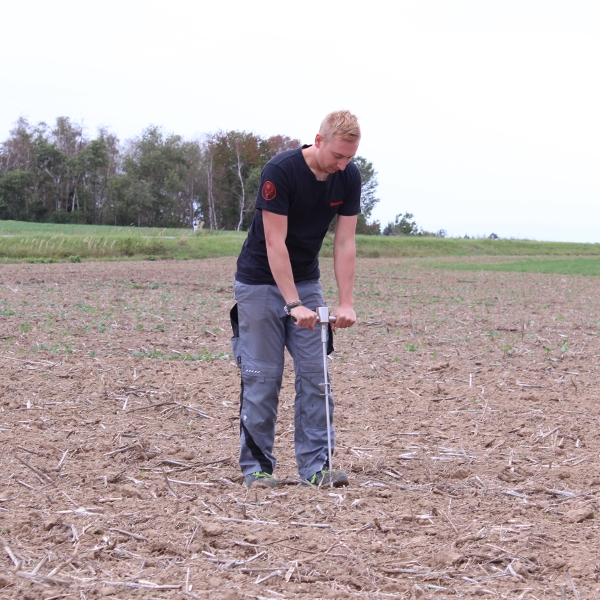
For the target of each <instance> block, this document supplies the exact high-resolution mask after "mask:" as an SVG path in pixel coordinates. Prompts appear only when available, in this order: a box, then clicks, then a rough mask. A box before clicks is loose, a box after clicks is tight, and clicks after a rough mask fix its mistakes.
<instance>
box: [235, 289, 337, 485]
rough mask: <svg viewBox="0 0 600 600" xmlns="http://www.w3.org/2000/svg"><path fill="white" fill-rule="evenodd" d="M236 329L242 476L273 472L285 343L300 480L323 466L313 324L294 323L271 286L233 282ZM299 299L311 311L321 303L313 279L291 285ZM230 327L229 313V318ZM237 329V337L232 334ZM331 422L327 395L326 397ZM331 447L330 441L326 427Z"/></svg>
mask: <svg viewBox="0 0 600 600" xmlns="http://www.w3.org/2000/svg"><path fill="white" fill-rule="evenodd" d="M234 289H235V299H236V302H237V317H238V322H237V332H236V326H235V325H234V337H233V338H232V346H233V353H234V356H235V358H236V362H237V364H238V366H239V367H240V368H241V378H242V389H241V394H240V460H239V463H240V467H241V469H242V473H243V474H244V475H248V474H250V473H254V472H256V471H264V472H266V473H273V471H274V470H275V463H276V460H275V456H274V455H273V445H274V443H275V423H276V420H277V408H278V404H279V390H280V389H281V381H282V377H283V365H284V349H285V348H286V347H287V349H288V351H289V353H290V355H291V357H292V359H293V361H294V370H295V372H296V401H295V407H294V449H295V454H296V462H297V464H298V473H299V475H300V477H301V478H302V479H308V478H310V477H312V476H313V475H314V474H315V473H316V472H317V471H320V470H321V469H323V468H327V462H328V461H327V415H326V411H325V396H324V395H323V387H322V386H320V384H322V383H323V344H322V342H321V335H320V331H319V327H318V326H316V327H315V330H314V331H310V329H306V328H302V327H298V326H297V325H296V324H295V323H294V322H293V321H292V319H291V318H290V317H288V316H287V315H286V314H285V311H284V305H285V300H284V299H283V296H282V295H281V292H280V291H279V288H278V287H277V286H276V285H247V284H244V283H240V282H239V281H237V280H236V281H235V286H234ZM296 289H297V290H298V294H299V296H300V300H301V301H302V303H303V304H304V306H306V307H307V308H310V309H311V310H314V309H315V308H316V307H317V306H325V301H324V298H323V290H322V289H321V284H320V283H319V281H318V280H312V281H303V282H299V283H297V284H296ZM232 325H233V317H232ZM236 333H237V335H236ZM329 410H330V422H331V423H333V397H332V395H331V394H330V396H329ZM331 439H332V447H333V442H334V432H333V425H331Z"/></svg>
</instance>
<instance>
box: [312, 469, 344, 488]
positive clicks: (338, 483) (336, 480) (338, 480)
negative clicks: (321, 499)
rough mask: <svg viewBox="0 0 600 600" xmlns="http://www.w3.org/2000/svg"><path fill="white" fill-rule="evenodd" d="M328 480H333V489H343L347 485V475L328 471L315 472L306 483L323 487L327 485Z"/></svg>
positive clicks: (341, 472)
mask: <svg viewBox="0 0 600 600" xmlns="http://www.w3.org/2000/svg"><path fill="white" fill-rule="evenodd" d="M330 478H332V479H333V487H345V486H347V485H348V484H349V481H348V475H346V473H344V471H335V470H333V471H329V470H328V469H323V470H321V471H317V472H316V473H315V474H314V475H313V476H312V477H311V478H310V479H309V480H308V482H309V483H311V484H312V485H316V486H318V487H325V486H328V485H329V482H330V480H331V479H330Z"/></svg>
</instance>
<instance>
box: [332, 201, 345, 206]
mask: <svg viewBox="0 0 600 600" xmlns="http://www.w3.org/2000/svg"><path fill="white" fill-rule="evenodd" d="M340 204H344V201H343V200H338V201H337V202H330V203H329V206H339V205H340Z"/></svg>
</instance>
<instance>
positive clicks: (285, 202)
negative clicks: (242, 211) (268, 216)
mask: <svg viewBox="0 0 600 600" xmlns="http://www.w3.org/2000/svg"><path fill="white" fill-rule="evenodd" d="M290 188H291V186H290V180H289V177H288V176H287V174H286V173H285V171H284V170H283V169H282V168H281V167H279V166H278V165H273V164H271V163H267V164H266V165H265V167H264V169H263V170H262V173H261V175H260V187H259V188H258V194H257V196H256V208H257V209H259V210H267V211H269V212H272V213H276V214H278V215H287V214H288V213H289V206H290Z"/></svg>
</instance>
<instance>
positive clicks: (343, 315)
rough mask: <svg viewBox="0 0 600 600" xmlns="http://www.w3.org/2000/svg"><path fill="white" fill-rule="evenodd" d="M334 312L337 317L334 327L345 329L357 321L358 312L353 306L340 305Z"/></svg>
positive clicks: (332, 325) (332, 326)
mask: <svg viewBox="0 0 600 600" xmlns="http://www.w3.org/2000/svg"><path fill="white" fill-rule="evenodd" d="M332 314H333V315H334V316H335V317H336V319H335V321H334V322H333V323H332V324H331V328H332V329H344V328H346V327H352V325H354V323H356V312H355V311H354V309H353V308H351V307H346V306H339V307H338V308H336V309H335V310H334V311H333V313H332Z"/></svg>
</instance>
